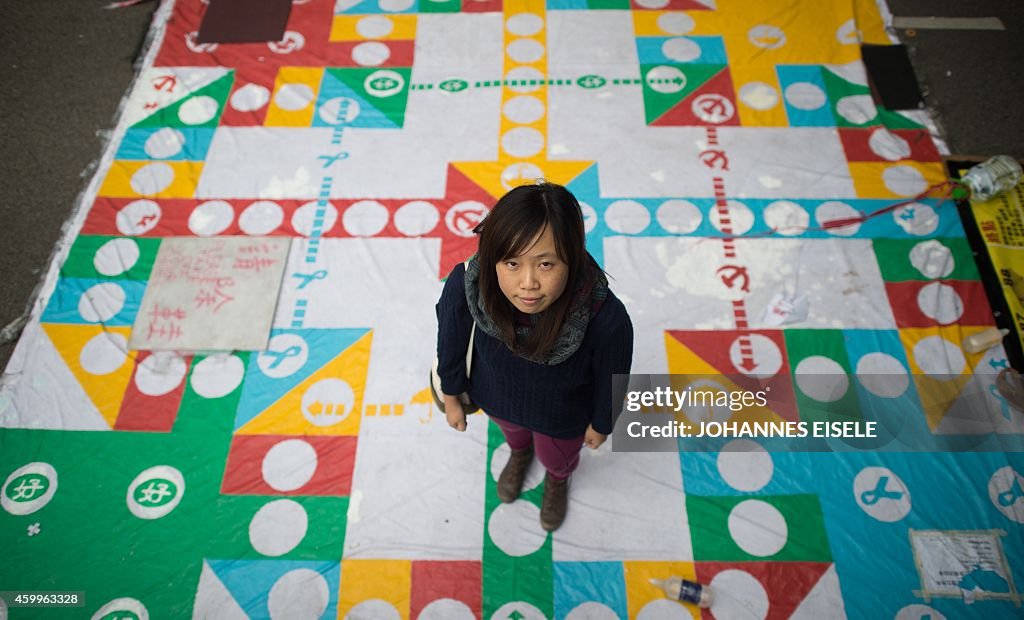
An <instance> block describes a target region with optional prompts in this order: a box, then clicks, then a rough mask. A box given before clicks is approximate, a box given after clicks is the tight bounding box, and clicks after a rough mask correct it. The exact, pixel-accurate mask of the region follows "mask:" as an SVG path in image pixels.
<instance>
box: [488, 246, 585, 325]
mask: <svg viewBox="0 0 1024 620" xmlns="http://www.w3.org/2000/svg"><path fill="white" fill-rule="evenodd" d="M495 269H496V270H497V272H498V286H500V287H501V292H502V293H504V294H505V297H506V298H508V300H509V301H510V302H512V305H513V306H515V307H516V308H517V309H518V310H519V311H521V312H525V313H527V314H536V313H538V312H543V311H544V310H547V309H548V308H550V307H551V304H553V303H555V301H556V300H557V299H558V298H559V297H561V296H562V293H563V292H565V285H566V281H567V280H568V279H569V266H568V265H566V264H565V262H563V261H562V259H560V258H559V257H558V252H557V251H556V249H555V239H554V236H553V235H552V234H551V228H550V227H547V226H546V227H544V230H543V231H542V232H541V234H540V235H538V236H537V237H536V238H535V239H534V240H533V243H532V244H530V246H529V247H528V248H527V249H526V251H525V252H523V253H522V254H520V255H519V256H513V257H509V258H506V259H505V260H503V261H501V262H499V263H498V264H497V266H496V267H495Z"/></svg>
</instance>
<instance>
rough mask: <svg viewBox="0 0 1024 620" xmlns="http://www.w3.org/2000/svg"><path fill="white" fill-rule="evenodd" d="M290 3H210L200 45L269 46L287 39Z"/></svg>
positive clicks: (261, 0)
mask: <svg viewBox="0 0 1024 620" xmlns="http://www.w3.org/2000/svg"><path fill="white" fill-rule="evenodd" d="M291 10H292V2H291V0H210V5H209V6H208V7H206V13H205V14H204V15H203V22H202V23H201V24H200V25H199V36H198V37H197V40H198V42H199V43H267V42H269V41H280V40H281V39H283V38H284V31H285V26H286V25H287V24H288V16H289V15H290V14H291Z"/></svg>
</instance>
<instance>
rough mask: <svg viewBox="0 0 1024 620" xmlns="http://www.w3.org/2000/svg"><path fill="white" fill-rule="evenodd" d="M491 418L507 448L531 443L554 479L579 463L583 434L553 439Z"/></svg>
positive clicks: (571, 469) (562, 477)
mask: <svg viewBox="0 0 1024 620" xmlns="http://www.w3.org/2000/svg"><path fill="white" fill-rule="evenodd" d="M491 420H493V421H494V423H495V424H497V425H498V427H499V428H501V432H502V434H504V435H505V441H507V442H508V447H509V448H512V449H513V450H525V449H527V448H529V447H530V445H531V444H532V445H533V451H534V454H536V455H537V458H538V459H540V463H541V465H543V466H544V469H546V470H548V475H550V476H551V477H552V478H555V479H556V480H565V479H566V478H568V477H569V476H571V475H572V472H573V471H574V470H575V469H576V466H577V465H579V464H580V448H582V447H583V435H580V436H579V437H573V438H572V439H555V438H554V437H551V436H549V435H542V434H541V433H535V432H533V431H531V430H530V429H528V428H524V427H522V426H519V425H518V424H513V423H511V422H506V421H505V420H499V419H498V418H495V417H491Z"/></svg>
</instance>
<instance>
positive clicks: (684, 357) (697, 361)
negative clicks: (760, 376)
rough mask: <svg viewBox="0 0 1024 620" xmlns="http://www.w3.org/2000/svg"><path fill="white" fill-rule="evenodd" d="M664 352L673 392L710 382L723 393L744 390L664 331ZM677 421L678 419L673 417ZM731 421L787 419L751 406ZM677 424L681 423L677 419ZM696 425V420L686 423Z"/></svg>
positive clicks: (775, 420) (732, 417) (764, 408)
mask: <svg viewBox="0 0 1024 620" xmlns="http://www.w3.org/2000/svg"><path fill="white" fill-rule="evenodd" d="M665 352H666V354H667V355H668V372H669V374H671V375H672V380H671V383H672V389H673V390H678V391H680V392H681V391H683V390H685V389H686V387H687V386H688V385H690V384H691V383H693V382H703V381H707V380H709V379H710V380H713V381H715V382H716V383H718V384H720V385H721V386H722V387H723V388H724V390H725V391H727V392H734V391H743V389H744V388H742V387H740V386H738V385H736V383H734V382H732V381H730V380H729V379H728V377H726V376H725V375H723V374H722V372H721V371H720V370H718V369H717V368H715V367H714V366H712V365H711V364H709V363H707V362H706V361H704V359H703V358H702V357H700V356H699V355H697V354H696V353H694V352H693V350H692V349H690V347H688V346H686V345H685V344H683V343H681V342H679V340H677V339H676V338H675V337H674V336H672V334H670V333H668V332H665ZM676 417H677V419H679V416H678V415H677V416H676ZM729 420H730V421H733V422H785V421H786V419H785V418H783V417H782V416H780V415H779V414H777V413H775V412H774V411H772V410H771V408H770V407H758V406H756V405H752V406H750V407H743V408H742V409H740V410H739V411H736V412H734V413H733V414H732V415H731V416H730V417H729ZM680 421H684V420H682V419H680ZM689 421H690V422H696V420H689Z"/></svg>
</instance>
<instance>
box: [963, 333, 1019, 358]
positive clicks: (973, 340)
mask: <svg viewBox="0 0 1024 620" xmlns="http://www.w3.org/2000/svg"><path fill="white" fill-rule="evenodd" d="M1009 333H1010V330H1008V329H1006V328H1005V327H1004V328H1003V329H999V328H996V327H989V328H988V329H986V330H983V331H980V332H978V333H977V334H971V335H970V336H968V337H966V338H964V345H963V350H964V351H967V352H968V353H981V352H982V351H984V350H986V349H989V348H991V347H994V346H996V345H997V344H999V343H1000V342H1002V341H1003V338H1004V337H1005V336H1006V334H1009Z"/></svg>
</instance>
